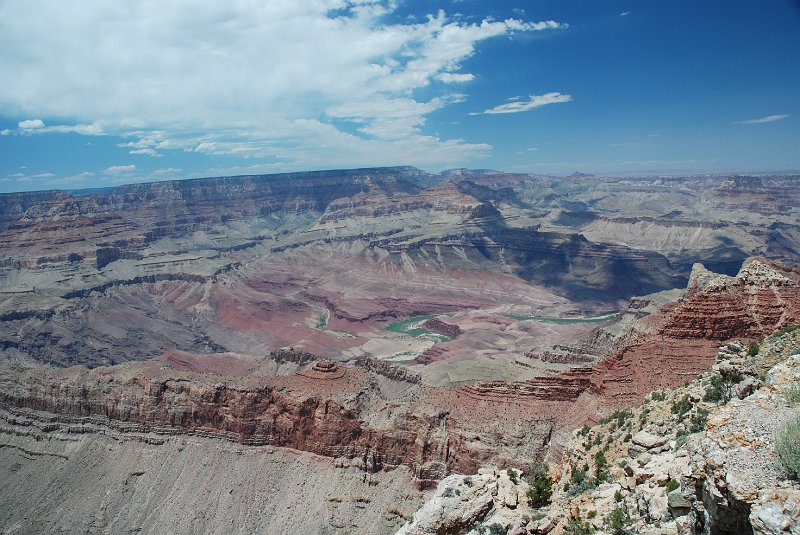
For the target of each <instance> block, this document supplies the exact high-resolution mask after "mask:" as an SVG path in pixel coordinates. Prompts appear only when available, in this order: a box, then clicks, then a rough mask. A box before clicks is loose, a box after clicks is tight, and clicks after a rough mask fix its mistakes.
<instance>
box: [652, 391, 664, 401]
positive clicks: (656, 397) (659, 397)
mask: <svg viewBox="0 0 800 535" xmlns="http://www.w3.org/2000/svg"><path fill="white" fill-rule="evenodd" d="M650 399H652V400H653V401H664V400H665V399H667V393H666V392H659V391H658V390H656V391H655V392H653V393H652V394H650Z"/></svg>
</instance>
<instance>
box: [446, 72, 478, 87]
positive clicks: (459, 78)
mask: <svg viewBox="0 0 800 535" xmlns="http://www.w3.org/2000/svg"><path fill="white" fill-rule="evenodd" d="M437 78H439V80H441V81H442V82H444V83H446V84H452V83H461V82H469V81H471V80H474V79H475V75H474V74H469V73H457V72H456V73H453V72H443V73H442V74H440V75H439V76H437Z"/></svg>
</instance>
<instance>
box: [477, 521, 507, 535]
mask: <svg viewBox="0 0 800 535" xmlns="http://www.w3.org/2000/svg"><path fill="white" fill-rule="evenodd" d="M482 533H488V535H506V533H508V528H507V527H504V526H503V525H502V524H498V523H497V522H495V523H493V524H490V525H488V526H486V527H485V528H483V530H482Z"/></svg>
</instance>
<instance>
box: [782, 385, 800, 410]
mask: <svg viewBox="0 0 800 535" xmlns="http://www.w3.org/2000/svg"><path fill="white" fill-rule="evenodd" d="M783 395H784V397H785V398H786V403H788V404H789V406H790V407H794V406H795V405H797V404H798V403H800V383H794V384H793V385H792V386H787V387H786V388H784V389H783Z"/></svg>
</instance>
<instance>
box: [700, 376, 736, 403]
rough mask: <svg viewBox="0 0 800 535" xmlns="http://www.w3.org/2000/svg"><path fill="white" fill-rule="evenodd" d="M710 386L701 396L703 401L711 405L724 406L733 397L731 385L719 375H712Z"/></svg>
mask: <svg viewBox="0 0 800 535" xmlns="http://www.w3.org/2000/svg"><path fill="white" fill-rule="evenodd" d="M710 382H711V384H710V385H709V386H708V388H706V393H705V395H704V396H703V401H710V402H712V403H717V404H719V403H722V404H725V403H727V402H729V401H730V400H731V397H732V396H733V384H732V383H731V382H730V381H726V380H725V379H723V378H722V377H721V376H719V375H716V374H715V375H712V376H711V380H710Z"/></svg>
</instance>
